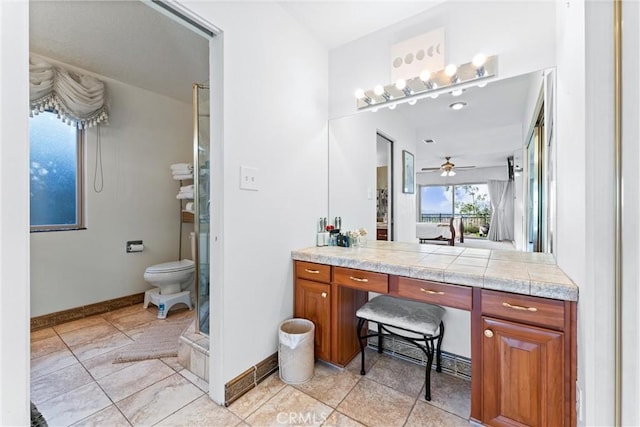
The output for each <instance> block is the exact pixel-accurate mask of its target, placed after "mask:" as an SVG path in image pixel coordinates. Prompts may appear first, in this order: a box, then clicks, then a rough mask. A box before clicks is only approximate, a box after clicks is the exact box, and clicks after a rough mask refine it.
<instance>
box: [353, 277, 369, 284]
mask: <svg viewBox="0 0 640 427" xmlns="http://www.w3.org/2000/svg"><path fill="white" fill-rule="evenodd" d="M349 279H351V280H354V281H356V282H363V283H367V282H368V281H369V279H361V278H360V277H353V276H349Z"/></svg>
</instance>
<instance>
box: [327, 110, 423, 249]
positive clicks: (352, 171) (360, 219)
mask: <svg viewBox="0 0 640 427" xmlns="http://www.w3.org/2000/svg"><path fill="white" fill-rule="evenodd" d="M377 132H381V133H382V134H383V135H385V136H386V137H388V138H389V139H391V140H392V141H393V151H394V152H393V174H394V176H393V186H394V189H393V204H394V209H395V212H394V218H395V224H394V240H396V241H399V242H415V241H416V233H415V232H416V230H415V221H416V193H415V192H414V193H413V194H409V193H403V192H402V151H403V150H407V151H409V152H410V153H413V154H414V155H415V153H416V143H415V129H413V128H411V127H410V126H408V125H407V123H406V120H405V119H404V117H403V116H402V115H401V114H399V113H398V112H397V111H389V110H387V111H380V112H377V113H367V112H365V113H363V114H355V115H352V116H347V117H342V118H340V119H334V120H331V121H330V123H329V157H330V161H329V189H330V190H329V215H330V218H331V219H333V218H334V217H336V216H340V217H342V226H343V228H344V229H346V230H353V229H358V228H360V227H365V228H366V229H367V230H368V231H369V239H374V240H375V229H376V157H377V155H376V151H377V150H376V146H377V144H376V141H377V137H376V134H377ZM416 190H417V188H416Z"/></svg>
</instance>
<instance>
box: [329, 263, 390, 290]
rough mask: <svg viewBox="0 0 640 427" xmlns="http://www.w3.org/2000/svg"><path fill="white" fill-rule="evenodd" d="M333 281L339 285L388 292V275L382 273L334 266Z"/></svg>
mask: <svg viewBox="0 0 640 427" xmlns="http://www.w3.org/2000/svg"><path fill="white" fill-rule="evenodd" d="M333 282H334V283H336V284H338V285H340V286H348V287H350V288H354V289H360V290H362V291H369V292H378V293H381V294H386V293H388V292H389V276H388V275H386V274H383V273H373V272H371V271H363V270H354V269H352V268H344V267H334V270H333Z"/></svg>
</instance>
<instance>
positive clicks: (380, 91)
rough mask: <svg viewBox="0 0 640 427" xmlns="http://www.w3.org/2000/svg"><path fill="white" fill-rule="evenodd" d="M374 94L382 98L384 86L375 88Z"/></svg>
mask: <svg viewBox="0 0 640 427" xmlns="http://www.w3.org/2000/svg"><path fill="white" fill-rule="evenodd" d="M373 93H375V94H376V95H378V96H381V95H382V94H383V93H384V86H382V85H378V86H376V87H375V88H373Z"/></svg>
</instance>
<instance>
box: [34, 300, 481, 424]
mask: <svg viewBox="0 0 640 427" xmlns="http://www.w3.org/2000/svg"><path fill="white" fill-rule="evenodd" d="M188 316H193V312H192V311H187V310H184V311H179V312H175V313H174V312H172V313H170V316H168V318H167V320H165V321H164V322H171V321H175V320H177V319H184V318H185V317H188ZM159 322H162V321H160V320H158V319H157V318H156V309H152V308H150V309H148V310H145V309H143V308H142V306H141V305H136V306H132V307H127V308H124V309H121V310H118V311H114V312H111V313H107V314H103V315H98V316H93V317H89V318H86V319H82V320H77V321H74V322H69V323H65V324H62V325H58V326H55V327H53V328H48V329H43V330H40V331H36V332H33V333H32V334H31V399H32V400H33V402H34V403H35V404H36V406H37V407H38V409H39V410H40V411H41V412H42V414H43V415H44V417H45V419H46V420H47V422H48V424H49V426H52V427H56V426H70V425H73V426H109V427H116V426H152V425H157V426H207V427H208V426H237V425H241V426H247V425H250V426H267V425H316V426H319V425H323V426H464V425H469V423H468V421H467V420H466V419H467V418H468V416H469V411H470V383H469V382H468V381H464V380H461V379H458V378H455V377H452V376H450V375H446V374H438V373H434V374H433V375H432V400H431V402H426V401H425V400H424V379H423V378H424V371H423V369H424V368H422V367H420V366H418V365H414V364H412V363H409V362H405V361H403V360H399V359H396V358H391V357H388V356H386V355H382V356H380V355H378V354H377V353H376V352H375V351H368V353H367V365H368V370H367V375H366V376H364V377H363V376H361V375H360V374H359V370H360V365H359V358H356V359H355V360H354V361H353V362H352V363H351V364H350V365H349V366H348V367H347V368H346V369H338V368H335V367H332V366H330V365H327V364H323V363H317V364H316V369H315V376H314V378H313V379H312V380H311V381H309V382H307V383H306V384H302V385H296V386H291V385H287V384H285V383H283V382H282V381H281V380H280V379H279V377H278V374H277V373H276V374H273V375H271V376H270V377H269V378H267V379H266V380H265V381H264V382H262V383H261V384H260V385H259V386H258V387H257V388H255V389H253V390H251V391H249V393H247V394H246V395H244V396H242V397H241V398H240V399H238V400H237V401H236V402H234V403H233V404H232V405H231V406H229V407H228V408H224V407H221V406H218V405H216V404H215V403H213V402H212V401H211V400H209V398H208V397H207V393H206V392H207V384H206V383H205V382H203V381H202V380H200V379H198V378H197V377H196V376H195V375H193V374H191V373H190V372H189V371H187V370H185V369H183V368H182V366H180V365H179V364H178V363H177V360H176V358H164V359H153V360H145V361H140V362H129V363H119V364H113V363H112V360H113V357H114V355H115V353H116V352H118V351H119V350H121V349H122V347H124V346H126V345H129V344H130V343H132V342H133V339H134V338H135V336H136V335H137V334H139V333H140V332H141V331H143V330H144V329H145V328H146V327H148V326H150V325H153V324H157V323H159Z"/></svg>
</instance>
